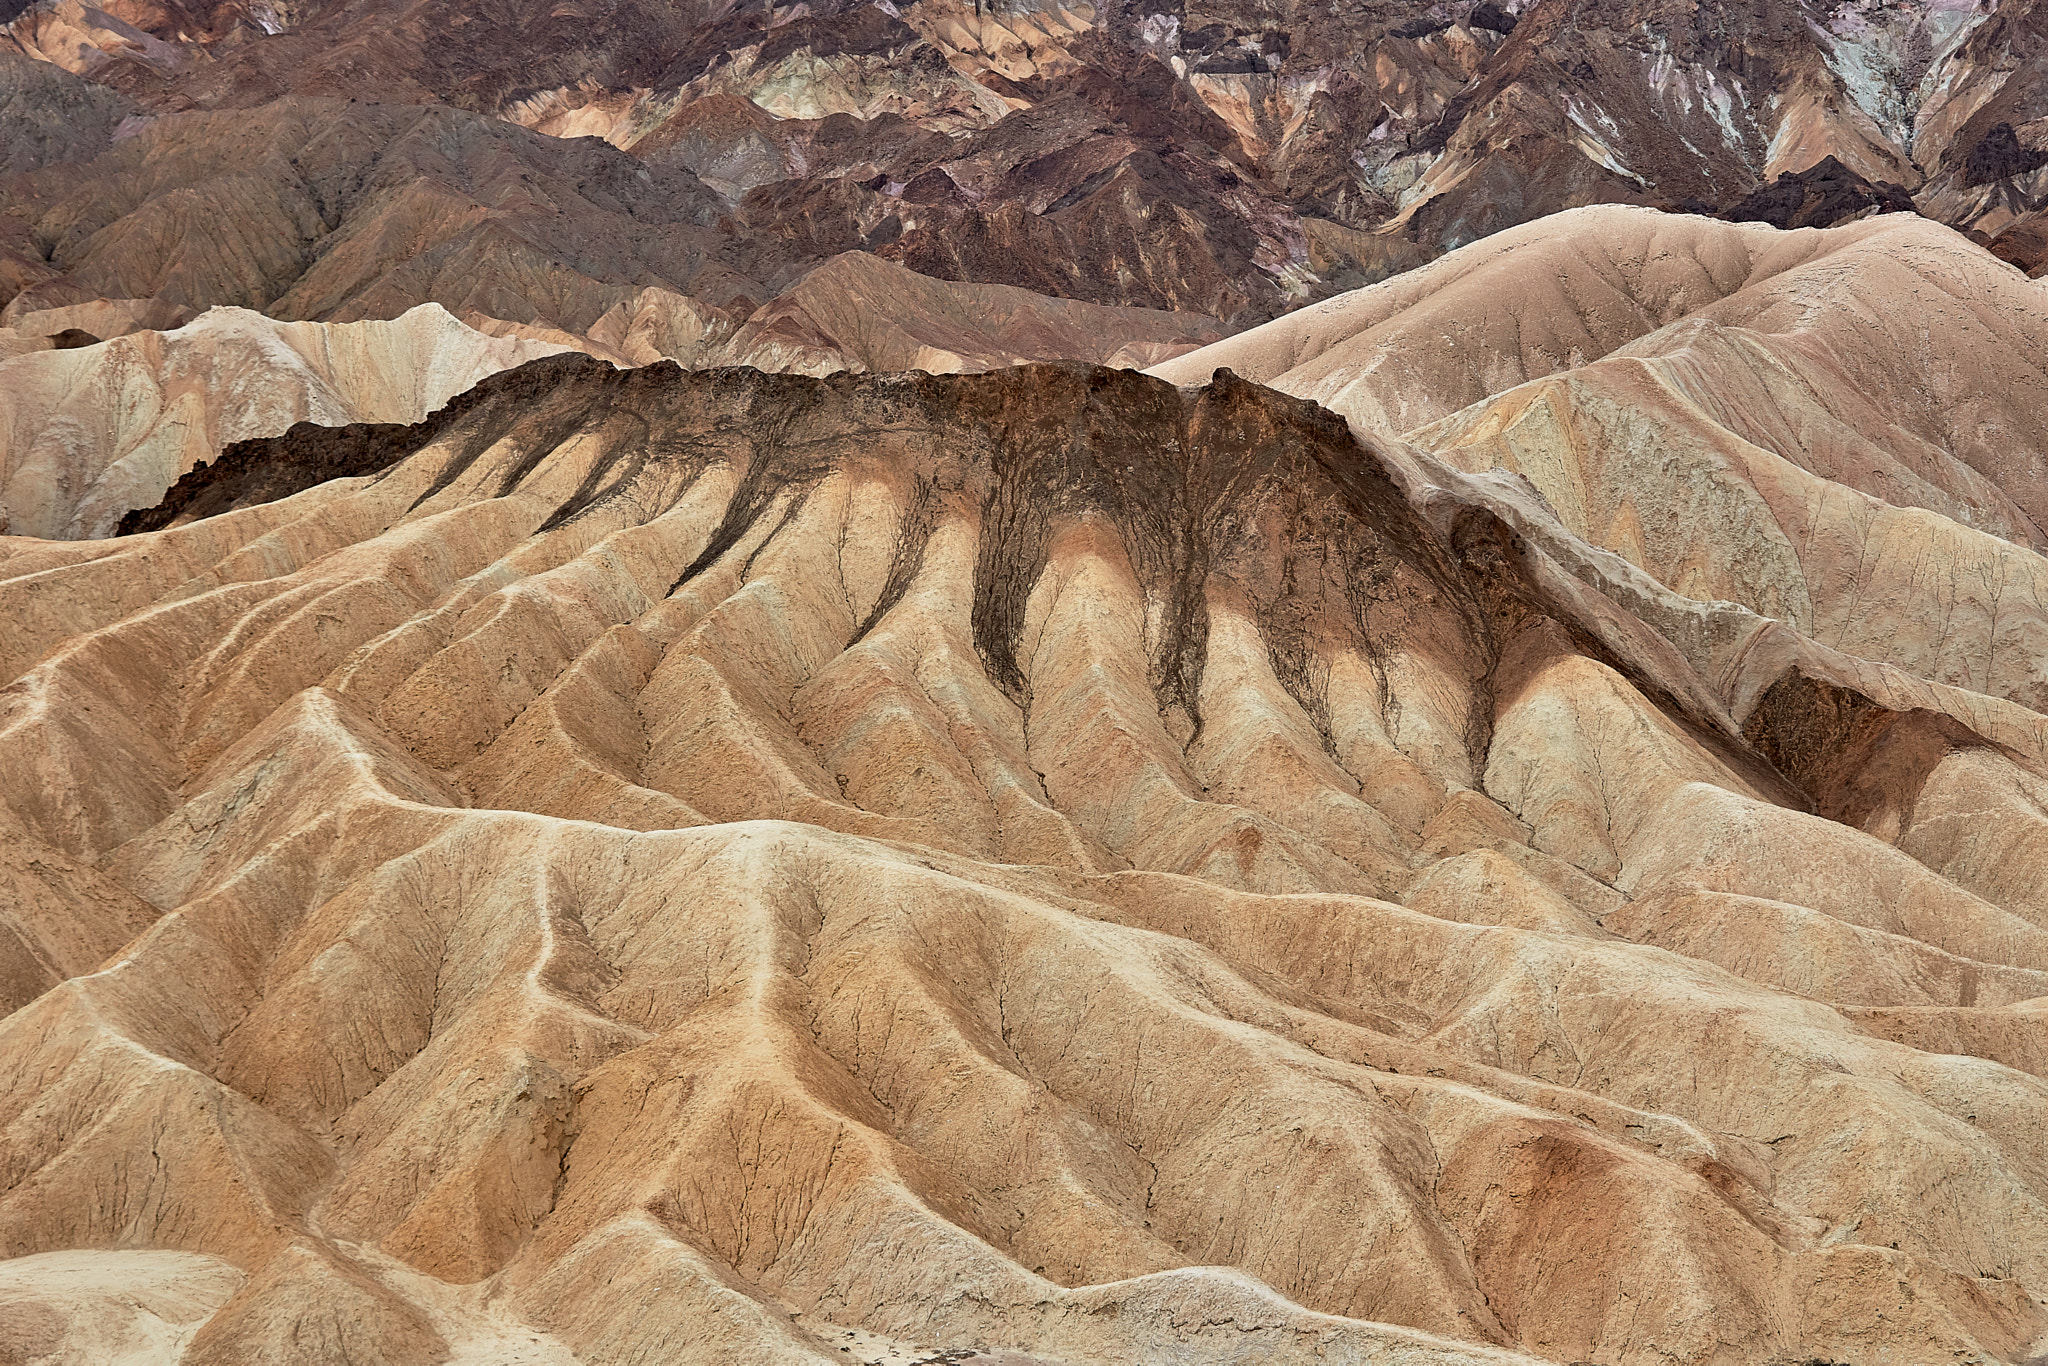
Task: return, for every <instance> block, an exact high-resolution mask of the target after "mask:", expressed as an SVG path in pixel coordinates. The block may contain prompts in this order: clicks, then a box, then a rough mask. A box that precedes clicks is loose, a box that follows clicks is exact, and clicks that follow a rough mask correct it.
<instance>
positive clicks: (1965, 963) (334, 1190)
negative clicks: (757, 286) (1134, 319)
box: [0, 356, 2048, 1364]
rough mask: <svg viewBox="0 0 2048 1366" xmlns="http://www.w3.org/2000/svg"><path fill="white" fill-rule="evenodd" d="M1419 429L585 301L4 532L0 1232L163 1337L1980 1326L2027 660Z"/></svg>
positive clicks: (2029, 981)
mask: <svg viewBox="0 0 2048 1366" xmlns="http://www.w3.org/2000/svg"><path fill="white" fill-rule="evenodd" d="M1423 468H1424V467H1423V466H1422V465H1420V464H1418V463H1417V460H1416V458H1415V457H1414V456H1413V455H1412V454H1411V453H1407V452H1404V451H1403V450H1402V449H1400V448H1397V447H1396V446H1393V445H1391V444H1389V445H1386V446H1380V445H1372V444H1362V442H1361V440H1360V438H1358V437H1356V436H1354V435H1353V433H1352V432H1351V431H1350V430H1349V429H1348V428H1347V427H1346V426H1345V425H1344V423H1343V422H1342V421H1340V420H1339V419H1336V418H1334V417H1332V416H1331V415H1330V414H1329V413H1327V412H1325V411H1324V410H1322V409H1320V408H1318V407H1316V406H1314V405H1313V404H1311V403H1308V402H1306V401H1303V400H1299V399H1293V398H1288V397H1285V396H1283V395H1280V394H1277V393H1274V392H1273V391H1270V390H1267V389H1264V388H1261V387H1260V386H1258V385H1255V384H1252V383H1249V382H1247V381H1244V380H1241V379H1238V378H1236V377H1234V376H1232V375H1231V374H1229V373H1228V372H1223V373H1221V374H1218V375H1216V376H1215V377H1214V378H1213V379H1212V380H1211V381H1210V382H1209V383H1208V384H1206V385H1205V386H1202V387H1200V388H1190V389H1177V388H1175V387H1174V386H1172V385H1170V384H1167V383H1165V382H1162V381H1159V380H1154V379H1149V378H1146V377H1143V376H1140V375H1136V374H1132V373H1130V372H1127V371H1113V370H1106V369H1098V368H1091V367H1087V366H1081V365H1064V366H1031V367H1020V368H1017V369H1013V370H1007V371H1001V372H996V373H992V374H986V375H978V376H948V377H942V378H934V377H930V376H924V375H909V376H895V377H873V376H863V377H852V376H838V377H835V378H831V379H824V380H818V379H809V378H804V377H801V376H793V375H765V374H761V373H759V372H755V371H750V370H721V371H709V372H696V373H686V372H682V371H679V370H677V369H675V368H674V367H672V366H667V365H661V366H652V367H648V368H646V369H642V370H636V371H617V370H614V369H612V368H611V367H610V366H608V365H603V364H601V363H599V362H595V361H591V360H588V359H587V358H582V357H575V356H564V357H555V358H551V359H547V360H543V361H537V362H534V363H532V364H529V365H527V366H524V367H522V368H520V369H518V370H513V371H508V372H505V373H503V374H501V375H498V376H495V377H493V378H491V379H489V380H487V381H485V382H484V383H483V384H482V385H480V386H479V387H478V388H477V389H475V390H473V391H471V392H470V394H468V395H467V396H465V397H464V398H463V399H461V400H459V401H458V402H457V403H455V404H453V405H451V406H450V407H449V408H448V409H445V410H443V412H442V413H440V414H438V415H436V416H435V417H434V418H431V419H429V420H428V421H427V422H425V423H422V424H420V425H418V426H414V427H409V428H400V427H386V428H376V429H368V428H353V429H342V430H339V431H333V432H329V433H327V434H325V435H323V436H321V437H319V438H318V439H317V440H315V439H313V438H312V437H310V436H309V435H308V434H307V433H306V432H304V431H303V430H301V431H300V432H299V433H297V434H295V435H292V436H287V437H284V438H277V439H275V440H274V441H272V442H270V443H267V444H264V443H252V444H249V445H244V446H240V447H234V448H230V450H229V451H227V452H226V453H224V455H223V456H222V457H221V458H220V459H218V460H216V461H214V462H213V463H212V464H210V465H208V466H207V467H206V468H205V469H203V470H199V471H195V473H194V474H193V475H191V476H188V477H187V479H186V480H185V481H183V482H182V483H181V485H180V486H179V489H178V490H174V491H173V495H172V499H171V501H170V502H169V503H167V505H166V506H165V507H164V508H163V509H160V510H159V511H158V513H157V514H156V515H154V516H153V517H151V518H150V519H149V521H150V522H151V523H152V524H154V525H155V526H156V527H157V529H155V530H150V531H141V532H137V533H135V534H132V535H128V536H124V537H121V538H118V539H115V540H111V541H105V542H94V543H75V544H52V543H29V542H19V541H16V542H7V541H0V618H4V619H5V620H6V621H8V622H9V623H10V624H11V625H12V627H13V629H12V630H10V631H9V632H8V633H7V634H6V635H5V636H4V637H0V652H4V654H5V658H4V660H0V675H4V676H5V677H6V678H8V679H9V680H11V683H10V684H9V686H7V687H6V689H5V690H4V691H0V745H4V746H5V751H4V752H5V753H6V754H7V755H8V756H9V762H8V763H7V764H6V765H4V766H0V802H4V805H0V821H4V823H5V827H6V828H5V840H4V843H0V851H4V857H5V862H4V863H0V878H4V879H5V882H4V887H5V891H6V896H5V897H4V898H0V917H4V918H0V929H4V931H5V933H7V934H8V935H10V936H12V939H13V942H14V943H15V944H16V945H18V946H19V951H18V952H15V951H10V953H9V954H8V956H7V958H6V959H5V961H7V962H9V963H12V964H15V965H17V966H16V967H15V968H13V969H10V971H9V973H8V975H7V976H6V977H5V978H4V979H0V992H4V993H5V996H4V1000H5V1007H6V1008H8V1009H10V1010H11V1012H12V1013H11V1014H8V1015H6V1016H5V1017H4V1018H0V1058H4V1059H5V1061H6V1066H5V1067H4V1068H0V1252H4V1253H5V1254H6V1255H9V1256H22V1255H25V1254H40V1253H55V1252H60V1251H62V1250H66V1249H77V1248H106V1247H119V1248H128V1249H154V1250H160V1251H162V1252H164V1253H178V1254H184V1255H185V1256H186V1258H187V1259H188V1260H186V1261H183V1262H166V1263H165V1264H164V1267H163V1268H162V1269H161V1270H160V1271H158V1272H153V1273H152V1274H157V1275H159V1276H160V1277H161V1278H163V1279H164V1283H165V1285H166V1286H169V1287H171V1289H166V1290H165V1291H164V1292H163V1300H162V1303H163V1304H164V1306H165V1307H164V1308H163V1311H162V1315H168V1316H170V1317H163V1316H162V1315H160V1316H159V1318H158V1320H156V1321H159V1322H161V1323H163V1324H166V1325H170V1326H168V1327H165V1328H164V1329H163V1331H164V1332H166V1333H171V1332H173V1330H174V1329H175V1332H177V1333H183V1334H185V1335H186V1338H187V1339H188V1340H187V1341H186V1342H185V1345H184V1347H183V1358H182V1359H183V1360H185V1361H189V1362H238V1361H247V1360H252V1359H259V1358H270V1359H280V1360H282V1359H291V1360H319V1361H337V1362H339V1361H364V1360H379V1361H394V1362H414V1361H416V1362H434V1361H443V1360H451V1359H454V1360H462V1359H493V1360H498V1359H507V1360H509V1359H527V1360H533V1361H543V1360H547V1361H572V1360H573V1361H580V1362H585V1363H593V1364H595V1363H627V1362H645V1361H656V1360H660V1361H692V1362H694V1361H703V1362H728V1361H735V1360H747V1361H769V1362H816V1361H821V1360H844V1359H848V1358H849V1357H850V1356H851V1355H852V1353H851V1351H848V1352H841V1351H840V1350H839V1348H840V1347H841V1346H846V1345H848V1344H849V1343H852V1342H858V1343H860V1344H863V1346H864V1348H865V1345H866V1344H870V1343H872V1342H875V1341H880V1340H881V1339H880V1338H876V1337H874V1336H873V1335H876V1334H880V1335H886V1336H887V1337H888V1338H891V1339H895V1340H901V1341H903V1342H911V1343H926V1344H938V1345H940V1346H952V1347H968V1346H974V1347H982V1348H986V1349H989V1350H990V1351H992V1352H993V1351H996V1350H998V1349H1001V1350H1007V1351H1009V1352H1011V1353H1017V1354H1029V1357H1030V1358H1035V1359H1038V1360H1043V1361H1055V1362H1056V1361H1065V1362H1071V1363H1083V1362H1087V1363H1093V1362H1102V1363H1108V1362H1133V1361H1136V1362H1148V1361H1157V1362H1167V1361H1175V1362H1182V1361H1212V1362H1218V1363H1222V1362H1240V1361H1246V1360H1270V1361H1289V1362H1294V1361H1332V1362H1341V1361H1350V1362H1366V1361H1373V1362H1380V1361H1411V1362H1432V1363H1452V1362H1501V1363H1505V1362H1509V1361H1536V1360H1548V1361H1556V1362H1575V1361H1602V1362H1628V1363H1635V1362H1645V1363H1647V1362H1651V1361H1658V1362H1667V1361H1683V1362H1702V1363H1705V1362H1728V1363H1734V1362H1769V1361H1775V1362H1787V1363H1790V1362H1796V1361H1808V1360H1816V1359H1817V1360H1827V1361H1859V1362H1860V1361H1866V1360H1869V1361H1878V1360H1927V1359H1934V1358H1937V1357H1938V1358H1941V1359H1948V1360H1980V1361H1992V1360H2006V1361H2016V1360H2024V1359H2026V1357H2027V1356H2028V1355H2029V1354H2030V1353H2031V1352H2032V1351H2034V1350H2035V1346H2034V1345H2035V1343H2036V1342H2037V1341H2038V1340H2039V1339H2040V1338H2041V1337H2042V1335H2043V1334H2044V1333H2048V1312H2044V1306H2043V1303H2042V1298H2041V1297H2042V1296H2044V1295H2048V1203H2044V1202H2048V1148H2044V1146H2043V1145H2044V1141H2048V1140H2044V1138H2043V1135H2044V1134H2048V1124H2044V1123H2043V1120H2044V1119H2048V1090H2044V1087H2043V1082H2042V1077H2043V1075H2044V1068H2048V901H2044V899H2043V896H2042V893H2041V890H2040V889H2041V887H2042V886H2043V885H2048V884H2044V880H2043V879H2042V878H2041V877H2039V876H2036V875H2035V873H2034V870H2036V869H2038V868H2039V867H2040V865H2041V864H2042V863H2043V861H2044V860H2048V820H2044V818H2043V815H2042V812H2043V811H2044V810H2048V777H2044V774H2048V764H2044V753H2048V742H2044V738H2043V734H2042V732H2041V730H2040V729H2039V726H2038V725H2037V723H2038V722H2039V718H2038V717H2037V716H2035V714H2034V713H2031V712H2027V711H2025V709H2024V708H2021V707H2019V706H2017V705H2016V704H2014V703H2012V702H2009V701H2005V700H2002V699H1996V698H1992V697H1987V696H1981V695H1978V694H1974V693H1966V692H1963V691H1961V690H1959V689H1956V688H1953V687H1943V686H1937V685H1935V684H1931V683H1924V682H1920V681H1918V680H1915V679H1913V678H1912V677H1910V676H1909V675H1906V674H1904V673H1901V672H1900V671H1898V670H1896V669H1886V668H1880V667H1878V666H1876V665H1868V664H1865V663H1863V662H1862V661H1859V660H1857V659H1855V658H1853V657H1851V656H1847V655H1843V654H1840V653H1837V652H1835V651H1832V650H1829V649H1826V648H1823V647H1821V646H1819V645H1816V644H1814V643H1813V642H1812V641H1810V640H1807V639H1806V638H1804V637H1801V636H1798V635H1797V634H1795V633H1794V632H1793V631H1792V630H1791V629H1790V628H1789V627H1787V626H1785V625H1783V624H1782V623H1777V624H1771V625H1768V626H1767V627H1763V628H1760V629H1759V630H1758V631H1757V632H1756V633H1755V634H1754V635H1753V636H1752V637H1749V638H1746V639H1745V641H1744V642H1743V647H1742V650H1741V652H1740V663H1739V666H1737V665H1731V666H1730V667H1729V668H1727V669H1725V670H1720V671H1702V670H1701V669H1700V668H1699V667H1698V666H1696V665H1695V664H1694V663H1691V662H1688V661H1689V659H1695V658H1698V659H1704V658H1707V657H1708V656H1709V655H1710V654H1711V650H1708V649H1707V648H1706V647H1704V646H1700V645H1699V644H1698V642H1697V641H1693V640H1690V639H1686V640H1674V639H1673V637H1672V635H1671V634H1670V628H1669V626H1668V623H1667V624H1666V625H1665V626H1659V625H1657V624H1656V623H1657V622H1658V621H1661V620H1663V618H1660V617H1658V615H1657V613H1658V612H1661V611H1667V610H1668V612H1669V613H1671V614H1676V613H1677V612H1678V608H1677V607H1673V606H1671V604H1670V603H1669V602H1665V601H1664V600H1663V599H1657V598H1656V597H1655V594H1654V593H1653V592H1652V590H1651V588H1650V587H1643V586H1640V585H1639V586H1638V587H1637V588H1636V589H1634V590H1632V591H1634V592H1635V593H1636V596H1634V597H1630V596H1628V595H1627V594H1624V593H1623V592H1622V591H1621V588H1620V587H1617V586H1616V584H1617V583H1618V582H1619V581H1618V580H1617V581H1616V582H1614V583H1607V582H1604V581H1602V580H1601V579H1600V578H1599V576H1598V575H1597V574H1594V573H1593V572H1592V571H1591V570H1590V569H1588V568H1587V566H1588V565H1591V564H1594V563H1595V561H1594V560H1593V559H1590V558H1586V559H1583V561H1582V560H1574V559H1573V558H1572V555H1573V554H1577V553H1578V552H1580V551H1583V552H1584V554H1585V556H1591V555H1592V552H1591V551H1590V550H1589V549H1587V548H1586V547H1585V546H1584V544H1583V543H1582V542H1576V541H1573V540H1572V539H1571V537H1570V535H1569V533H1568V532H1566V531H1565V530H1564V529H1563V528H1562V527H1561V526H1553V527H1550V528H1549V529H1548V530H1545V529H1544V528H1542V527H1539V526H1537V525H1536V524H1535V523H1534V522H1531V521H1528V520H1526V519H1524V520H1522V521H1521V522H1518V521H1517V520H1516V517H1517V516H1519V515H1520V514H1514V515H1510V514H1511V513H1512V512H1513V510H1512V509H1511V508H1508V507H1507V505H1506V504H1502V503H1499V502H1497V501H1495V502H1489V501H1488V499H1487V498H1485V497H1482V496H1480V494H1479V493H1478V492H1475V491H1474V490H1475V489H1478V488H1479V487H1480V486H1479V485H1478V484H1476V483H1474V484H1469V485H1467V484H1460V483H1458V482H1456V481H1455V480H1452V479H1450V477H1449V476H1448V475H1446V476H1445V478H1444V479H1443V480H1440V481H1437V482H1431V481H1430V480H1429V479H1427V478H1425V477H1424V476H1423V474H1422V473H1421V471H1422V469H1423ZM181 499H182V500H183V501H180V500H181ZM200 514H207V515H200ZM1530 516H1534V514H1533V513H1532V514H1530ZM1574 546H1576V547H1577V550H1576V551H1575V550H1574V549H1573V547H1574ZM1644 582H1645V583H1648V581H1647V580H1645V581H1644ZM1672 601H1676V599H1675V598H1673V599H1672ZM1658 603H1664V605H1663V606H1662V607H1659V606H1658V605H1657V604H1658ZM1670 619H1671V620H1677V619H1678V617H1677V616H1676V615H1672V616H1671V618H1670ZM1751 620H1752V621H1754V620H1755V619H1751ZM1704 638H1705V637H1703V639H1704ZM1710 643H1712V642H1710ZM1722 644H1725V642H1722ZM1715 648H1720V645H1715ZM1688 651H1690V652H1691V653H1688ZM1710 673H1711V676H1709V675H1710ZM1816 737H1818V739H1819V741H1821V742H1822V743H1818V744H1817V743H1816ZM22 1265H23V1266H25V1267H26V1266H29V1265H30V1264H29V1263H23V1264H22ZM35 1265H36V1266H37V1267H42V1266H45V1264H42V1263H37V1264H35ZM47 1265H48V1267H49V1268H51V1269H48V1270H44V1271H38V1273H37V1274H41V1275H48V1276H58V1275H60V1274H70V1273H69V1271H68V1270H67V1267H68V1265H69V1264H68V1263H54V1264H47ZM230 1268H231V1269H232V1271H233V1274H229V1270H228V1269H230ZM24 1274H26V1273H24ZM10 1286H11V1283H0V1294H7V1293H13V1292H12V1291H11V1289H10ZM173 1289H175V1290H176V1292H177V1293H176V1294H175V1295H174V1294H173V1293H172V1291H173ZM22 1293H26V1292H22ZM81 1293H83V1292H81ZM45 1302H46V1301H38V1303H45ZM80 1302H81V1303H87V1302H90V1301H89V1297H88V1299H87V1300H82V1301H80ZM194 1304H199V1305H200V1307H199V1308H196V1309H195V1308H193V1307H192V1305H194ZM138 1312H139V1311H138ZM152 1312H155V1311H152ZM180 1315H182V1317H179V1316H180ZM76 1318H77V1321H79V1322H82V1321H83V1316H82V1315H81V1316H76ZM52 1324H54V1326H51V1325H52ZM195 1324H196V1325H197V1326H196V1327H195V1326H193V1325H195ZM177 1325H184V1326H183V1327H178V1326H177ZM145 1329H147V1331H149V1332H156V1331H157V1329H156V1328H154V1327H151V1326H150V1325H149V1324H144V1325H143V1326H142V1327H141V1328H137V1329H135V1330H134V1331H136V1332H142V1331H144V1330H145ZM39 1331H43V1332H44V1333H45V1336H47V1337H48V1338H49V1341H50V1343H51V1344H55V1346H52V1347H50V1348H48V1350H56V1349H57V1347H61V1346H62V1344H63V1342H64V1341H66V1338H65V1334H67V1333H75V1332H77V1331H81V1330H78V1329H77V1328H76V1327H75V1324H73V1323H72V1322H71V1321H67V1320H64V1319H63V1318H62V1316H61V1315H59V1316H57V1317H56V1318H55V1319H53V1320H51V1321H50V1323H47V1324H45V1327H44V1329H42V1330H39ZM847 1334H858V1335H859V1336H857V1337H848V1336H846V1335H847ZM515 1348H516V1350H517V1352H520V1353H525V1354H527V1355H526V1356H525V1357H524V1358H516V1357H515V1356H514V1355H513V1353H514V1351H515ZM39 1350H43V1349H39Z"/></svg>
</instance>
